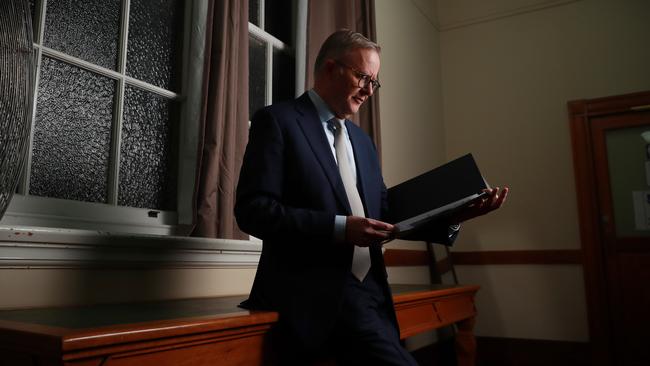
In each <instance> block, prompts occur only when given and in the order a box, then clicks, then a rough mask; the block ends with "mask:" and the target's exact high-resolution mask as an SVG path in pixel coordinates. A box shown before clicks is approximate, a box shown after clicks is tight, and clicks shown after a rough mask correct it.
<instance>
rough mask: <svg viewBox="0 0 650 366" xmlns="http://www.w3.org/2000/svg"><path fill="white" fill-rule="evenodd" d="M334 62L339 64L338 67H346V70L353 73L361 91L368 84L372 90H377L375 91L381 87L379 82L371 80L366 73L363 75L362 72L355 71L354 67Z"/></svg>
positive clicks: (337, 61)
mask: <svg viewBox="0 0 650 366" xmlns="http://www.w3.org/2000/svg"><path fill="white" fill-rule="evenodd" d="M334 61H336V63H337V64H339V65H341V66H343V67H346V68H348V69H350V70H352V71H353V72H354V74H355V75H356V77H357V79H358V80H359V85H358V86H359V88H361V89H363V88H365V87H367V86H368V84H370V85H371V86H372V90H377V89H379V88H380V87H381V84H379V80H376V79H375V80H373V79H372V78H371V77H370V75H368V74H366V73H363V72H361V71H359V70H357V69H355V68H354V67H352V66H349V65H347V64H345V63H343V62H341V61H339V60H334Z"/></svg>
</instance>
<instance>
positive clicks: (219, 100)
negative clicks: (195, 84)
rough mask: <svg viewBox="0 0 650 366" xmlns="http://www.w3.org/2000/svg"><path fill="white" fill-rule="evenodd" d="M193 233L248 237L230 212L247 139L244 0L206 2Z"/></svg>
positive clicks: (246, 40) (246, 50) (245, 15)
mask: <svg viewBox="0 0 650 366" xmlns="http://www.w3.org/2000/svg"><path fill="white" fill-rule="evenodd" d="M209 4H210V5H209V7H208V15H207V23H206V52H205V54H206V57H205V65H204V84H203V103H202V105H203V108H202V113H201V122H202V131H201V132H202V138H200V139H199V140H200V143H199V147H198V149H199V151H198V156H199V159H198V162H197V172H198V176H197V177H196V190H195V199H194V202H195V204H196V207H195V210H194V211H195V214H196V219H195V223H196V224H195V226H194V230H193V231H192V235H193V236H202V237H211V238H229V239H247V238H248V236H247V235H246V234H244V233H243V232H241V230H239V228H238V227H237V224H236V222H235V217H234V214H233V210H234V205H235V189H236V187H237V179H238V177H239V169H240V167H241V163H242V159H243V155H244V150H245V147H246V143H247V139H248V1H240V0H222V1H210V2H209Z"/></svg>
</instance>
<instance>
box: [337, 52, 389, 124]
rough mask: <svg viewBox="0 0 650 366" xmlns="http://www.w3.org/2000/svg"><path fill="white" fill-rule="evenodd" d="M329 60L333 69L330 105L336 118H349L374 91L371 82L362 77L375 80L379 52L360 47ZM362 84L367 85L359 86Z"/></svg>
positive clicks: (377, 71)
mask: <svg viewBox="0 0 650 366" xmlns="http://www.w3.org/2000/svg"><path fill="white" fill-rule="evenodd" d="M331 62H332V63H333V65H332V66H334V69H333V72H332V83H331V84H330V85H331V86H332V88H333V89H334V90H333V94H332V95H333V99H334V100H332V101H331V102H332V104H333V105H331V106H330V107H332V108H333V109H334V110H333V112H334V114H336V116H337V117H338V118H349V117H350V116H352V115H353V114H355V113H357V112H358V111H359V107H361V105H362V104H363V103H364V102H365V101H366V99H368V97H370V96H371V95H372V94H373V92H374V89H373V87H372V83H365V82H364V80H362V79H364V78H365V79H369V80H373V81H374V80H377V75H378V74H379V54H378V53H377V51H375V50H373V49H363V48H361V49H356V50H352V51H350V52H348V53H347V54H345V55H344V56H343V57H341V58H340V59H338V60H331ZM360 80H361V81H360ZM366 81H367V80H366ZM364 84H368V85H366V86H365V87H360V85H364Z"/></svg>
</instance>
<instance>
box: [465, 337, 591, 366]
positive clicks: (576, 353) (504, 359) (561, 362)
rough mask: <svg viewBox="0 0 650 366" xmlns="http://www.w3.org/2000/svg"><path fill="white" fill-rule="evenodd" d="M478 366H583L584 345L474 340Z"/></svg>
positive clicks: (586, 362)
mask: <svg viewBox="0 0 650 366" xmlns="http://www.w3.org/2000/svg"><path fill="white" fill-rule="evenodd" d="M476 343H477V358H478V360H479V362H478V363H477V364H478V366H493V365H494V366H497V365H498V366H511V365H512V366H549V365H553V366H587V365H590V364H591V362H590V354H589V344H588V343H586V342H569V341H550V340H539V339H518V338H497V337H476Z"/></svg>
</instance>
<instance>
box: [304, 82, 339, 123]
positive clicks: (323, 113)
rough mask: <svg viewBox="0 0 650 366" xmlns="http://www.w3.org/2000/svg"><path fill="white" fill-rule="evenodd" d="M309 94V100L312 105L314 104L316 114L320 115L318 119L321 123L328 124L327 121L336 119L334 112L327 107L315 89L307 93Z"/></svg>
mask: <svg viewBox="0 0 650 366" xmlns="http://www.w3.org/2000/svg"><path fill="white" fill-rule="evenodd" d="M307 94H308V95H309V99H311V101H312V103H314V106H315V107H316V112H317V113H318V118H319V119H320V121H321V122H323V123H327V121H329V120H331V119H332V118H335V116H334V113H332V110H331V109H330V108H329V107H328V106H327V104H326V103H325V101H324V100H323V98H321V97H320V95H318V93H316V91H315V90H314V89H309V90H308V91H307Z"/></svg>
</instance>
